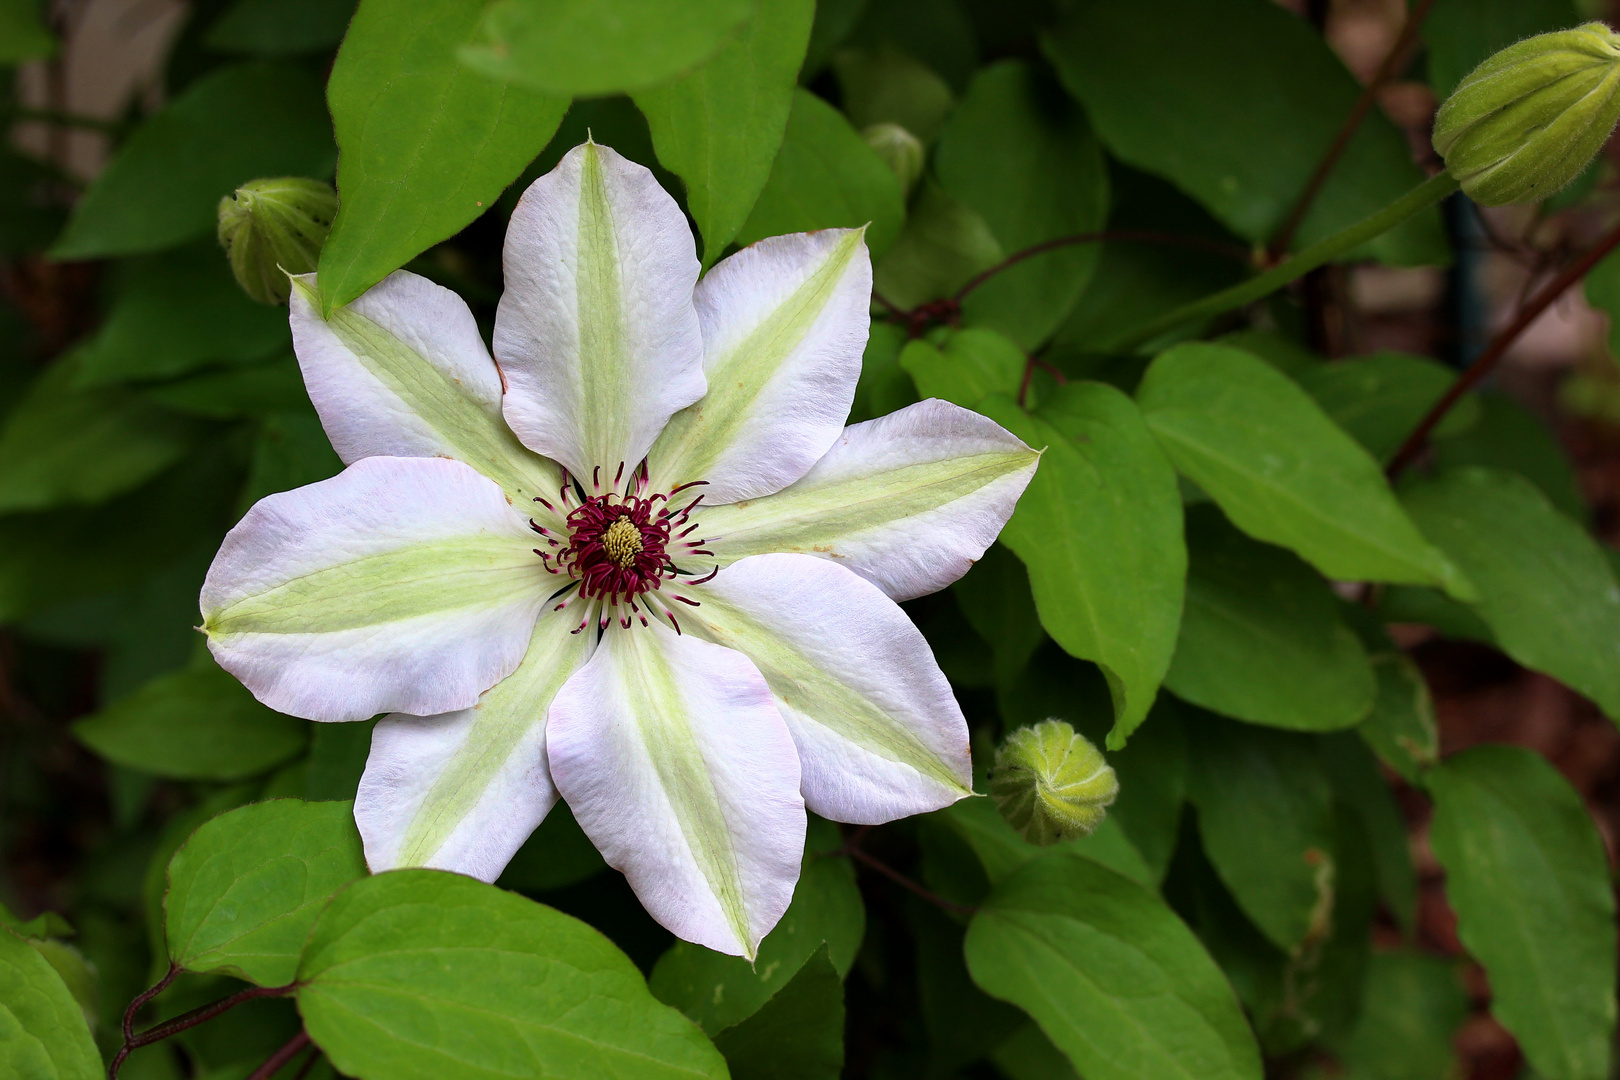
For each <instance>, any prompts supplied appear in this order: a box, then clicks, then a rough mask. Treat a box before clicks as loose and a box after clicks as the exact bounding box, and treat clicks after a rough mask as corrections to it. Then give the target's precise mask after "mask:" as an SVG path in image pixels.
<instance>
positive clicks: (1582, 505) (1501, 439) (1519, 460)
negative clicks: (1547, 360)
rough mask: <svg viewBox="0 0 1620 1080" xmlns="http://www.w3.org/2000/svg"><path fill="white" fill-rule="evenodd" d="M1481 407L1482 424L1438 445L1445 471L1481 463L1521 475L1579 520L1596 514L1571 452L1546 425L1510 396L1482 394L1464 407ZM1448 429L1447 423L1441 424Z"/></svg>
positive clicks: (1445, 434) (1436, 459) (1436, 456)
mask: <svg viewBox="0 0 1620 1080" xmlns="http://www.w3.org/2000/svg"><path fill="white" fill-rule="evenodd" d="M1466 404H1474V405H1477V406H1478V422H1477V423H1475V424H1473V425H1471V426H1469V427H1467V428H1465V429H1463V430H1460V431H1453V432H1442V433H1441V436H1442V437H1440V438H1436V439H1435V440H1434V443H1433V455H1434V463H1435V464H1436V465H1437V466H1439V467H1440V468H1442V469H1455V468H1461V467H1463V466H1465V465H1480V466H1483V467H1484V468H1487V469H1501V470H1503V471H1505V472H1514V473H1518V474H1519V475H1520V476H1522V477H1524V478H1525V479H1526V480H1528V481H1530V482H1531V483H1532V484H1534V485H1536V487H1538V488H1540V489H1541V493H1542V494H1543V495H1545V496H1547V499H1548V500H1549V501H1550V502H1551V503H1552V504H1553V505H1554V506H1555V507H1557V508H1558V509H1559V510H1560V511H1561V512H1562V513H1564V514H1567V515H1568V516H1569V517H1571V518H1573V519H1574V520H1576V521H1579V522H1583V523H1584V522H1586V521H1588V520H1590V518H1591V516H1592V511H1591V508H1590V507H1589V506H1587V503H1586V497H1585V496H1584V495H1582V494H1581V485H1580V481H1579V480H1577V479H1576V477H1575V466H1574V465H1573V464H1572V463H1571V462H1570V460H1569V453H1568V452H1567V451H1566V450H1565V449H1564V448H1563V446H1561V445H1560V444H1559V441H1558V437H1557V436H1556V435H1554V434H1553V432H1552V429H1551V428H1550V427H1549V426H1548V425H1547V423H1546V421H1544V420H1542V419H1541V418H1540V417H1538V416H1536V415H1535V414H1534V413H1532V412H1531V411H1530V410H1529V409H1527V408H1525V407H1524V406H1523V405H1521V404H1519V403H1518V402H1517V401H1514V400H1513V399H1512V398H1510V397H1508V396H1507V395H1506V394H1500V393H1492V394H1480V395H1478V396H1477V397H1473V398H1465V399H1464V401H1463V402H1461V403H1460V404H1459V407H1461V405H1466ZM1441 426H1442V427H1444V424H1442V425H1441Z"/></svg>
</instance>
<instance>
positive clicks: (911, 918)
mask: <svg viewBox="0 0 1620 1080" xmlns="http://www.w3.org/2000/svg"><path fill="white" fill-rule="evenodd" d="M904 911H905V914H906V915H907V916H908V919H907V922H908V923H909V928H910V930H911V933H912V935H913V938H914V940H915V948H916V952H917V964H916V994H917V1007H918V1011H919V1012H921V1013H922V1022H923V1030H924V1031H926V1032H927V1035H928V1063H927V1068H926V1070H924V1069H918V1070H917V1071H918V1072H919V1073H925V1074H926V1075H931V1076H954V1075H957V1074H958V1070H960V1069H962V1068H963V1066H966V1065H970V1064H972V1063H973V1062H975V1061H979V1060H980V1059H982V1058H984V1057H985V1056H986V1055H988V1054H989V1053H990V1051H991V1050H993V1049H994V1048H995V1047H997V1046H999V1045H1001V1044H1002V1043H1003V1042H1005V1041H1006V1039H1007V1037H1008V1036H1009V1035H1011V1034H1012V1033H1013V1032H1014V1031H1016V1030H1017V1029H1018V1027H1019V1026H1020V1025H1022V1024H1024V1023H1026V1022H1027V1021H1026V1019H1025V1017H1024V1014H1023V1013H1022V1012H1020V1011H1019V1010H1017V1009H1015V1008H1013V1007H1012V1006H1011V1005H1008V1004H1006V1003H1004V1002H1000V1001H997V1000H996V999H995V998H993V997H991V996H989V995H988V994H986V993H985V992H984V991H983V990H981V989H980V988H979V987H978V985H976V983H975V981H974V979H973V976H972V975H971V974H969V972H968V965H967V959H966V957H965V956H964V955H963V950H962V943H963V940H964V938H965V937H966V934H967V930H966V927H964V926H963V925H962V922H963V919H962V917H961V916H960V915H949V914H946V913H945V912H944V911H942V910H940V909H939V908H938V907H935V906H933V905H931V904H926V903H924V902H923V901H922V900H920V899H908V900H907V901H906V902H905V905H904Z"/></svg>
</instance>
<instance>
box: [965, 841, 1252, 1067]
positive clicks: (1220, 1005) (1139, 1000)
mask: <svg viewBox="0 0 1620 1080" xmlns="http://www.w3.org/2000/svg"><path fill="white" fill-rule="evenodd" d="M966 949H967V962H968V968H969V970H970V971H971V972H972V973H973V979H974V981H975V982H977V983H978V984H979V985H980V986H981V987H983V988H984V989H985V990H986V991H988V992H989V993H990V994H992V995H993V996H995V997H999V998H1002V999H1004V1000H1007V1001H1011V1002H1013V1003H1014V1004H1016V1005H1018V1006H1019V1007H1021V1008H1023V1009H1025V1010H1027V1011H1028V1012H1029V1013H1030V1015H1031V1016H1033V1017H1034V1018H1035V1020H1036V1021H1037V1022H1038V1023H1039V1024H1040V1025H1041V1030H1042V1031H1044V1032H1045V1033H1046V1035H1047V1036H1048V1037H1049V1038H1050V1039H1051V1040H1052V1041H1053V1042H1054V1043H1056V1044H1057V1045H1058V1047H1059V1048H1060V1049H1062V1050H1063V1051H1064V1052H1065V1053H1066V1054H1068V1056H1069V1059H1070V1060H1071V1061H1072V1062H1073V1063H1074V1066H1075V1068H1076V1069H1078V1070H1079V1071H1080V1072H1081V1073H1082V1074H1083V1075H1084V1076H1086V1077H1087V1078H1088V1080H1160V1078H1167V1077H1174V1078H1186V1080H1192V1078H1197V1080H1222V1078H1228V1077H1232V1078H1236V1077H1243V1078H1250V1080H1254V1078H1258V1077H1259V1076H1260V1055H1259V1052H1258V1050H1257V1048H1256V1047H1255V1043H1254V1036H1253V1034H1252V1033H1251V1032H1250V1031H1249V1027H1248V1024H1247V1022H1246V1021H1245V1020H1244V1018H1243V1013H1242V1011H1241V1010H1240V1009H1239V1008H1238V1004H1237V1000H1236V999H1235V998H1234V997H1233V996H1232V989H1231V987H1230V986H1228V985H1227V982H1226V979H1225V978H1224V977H1223V976H1222V975H1221V972H1220V969H1218V968H1217V967H1216V966H1215V964H1214V962H1213V961H1211V960H1210V958H1209V954H1207V953H1206V952H1204V949H1203V946H1202V945H1200V944H1199V943H1198V939H1197V938H1195V937H1193V935H1192V932H1191V931H1189V930H1188V929H1187V927H1186V926H1185V925H1184V924H1183V923H1182V922H1181V920H1180V919H1178V918H1176V916H1175V915H1174V914H1173V913H1172V912H1171V911H1170V909H1169V908H1167V907H1165V906H1164V905H1163V904H1162V903H1161V902H1160V901H1159V899H1158V898H1157V897H1155V896H1154V895H1153V894H1152V893H1151V892H1149V891H1148V890H1147V889H1145V888H1143V887H1142V886H1140V885H1137V884H1135V883H1134V882H1131V881H1129V880H1127V879H1126V878H1123V877H1121V876H1119V875H1118V874H1115V873H1114V872H1112V871H1110V870H1107V869H1104V868H1103V867H1101V866H1098V865H1097V864H1096V863H1093V862H1090V861H1088V860H1086V859H1082V858H1078V857H1076V856H1073V855H1047V856H1042V857H1041V858H1039V859H1035V860H1033V861H1031V862H1030V863H1028V864H1027V865H1026V866H1024V867H1023V868H1022V869H1020V870H1019V871H1018V872H1017V873H1015V874H1013V875H1012V876H1011V877H1009V878H1008V879H1007V880H1006V881H1003V882H1002V883H1001V884H1000V885H999V886H997V888H996V890H995V892H993V893H992V894H991V895H990V898H989V900H988V901H986V903H985V905H984V906H983V907H982V908H980V910H979V912H978V914H976V915H975V916H974V917H973V922H972V924H971V925H970V926H969V928H968V936H967V945H966Z"/></svg>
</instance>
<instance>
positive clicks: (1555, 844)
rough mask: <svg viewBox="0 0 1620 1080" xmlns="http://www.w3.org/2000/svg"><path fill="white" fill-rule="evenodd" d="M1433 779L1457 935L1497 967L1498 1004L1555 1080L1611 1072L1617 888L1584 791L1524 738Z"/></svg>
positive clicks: (1437, 842)
mask: <svg viewBox="0 0 1620 1080" xmlns="http://www.w3.org/2000/svg"><path fill="white" fill-rule="evenodd" d="M1427 780H1428V785H1429V793H1430V794H1431V795H1432V796H1433V797H1434V804H1435V809H1434V820H1433V822H1432V824H1431V825H1430V831H1429V837H1430V842H1431V843H1432V844H1433V845H1434V853H1435V855H1436V856H1437V857H1438V858H1439V859H1440V864H1441V865H1442V866H1443V867H1445V870H1446V897H1447V899H1448V900H1449V901H1450V902H1451V907H1452V909H1453V910H1454V911H1456V913H1457V934H1458V936H1459V937H1460V938H1461V939H1462V943H1463V945H1464V946H1465V947H1466V948H1467V949H1468V951H1469V952H1470V953H1471V954H1472V955H1473V956H1474V957H1475V958H1476V959H1478V960H1479V961H1480V963H1482V964H1484V965H1485V972H1486V974H1487V975H1489V976H1490V980H1491V992H1492V998H1491V1013H1492V1014H1493V1015H1494V1016H1495V1017H1496V1018H1497V1019H1498V1020H1500V1021H1501V1022H1502V1026H1504V1027H1506V1028H1507V1029H1508V1030H1509V1031H1511V1032H1513V1034H1514V1035H1515V1036H1516V1037H1517V1038H1518V1040H1519V1046H1520V1047H1521V1048H1522V1049H1523V1050H1524V1054H1525V1057H1527V1058H1529V1060H1530V1064H1531V1066H1532V1067H1533V1068H1534V1069H1535V1070H1536V1073H1537V1074H1538V1075H1540V1076H1544V1077H1546V1078H1547V1080H1600V1078H1602V1077H1606V1076H1608V1075H1609V1060H1610V1046H1611V1042H1612V1040H1613V1038H1614V1027H1615V967H1614V951H1615V927H1614V893H1613V891H1612V889H1611V886H1610V882H1609V862H1608V858H1607V856H1606V854H1605V852H1604V847H1603V840H1602V838H1601V837H1600V836H1599V835H1598V831H1597V829H1596V828H1595V827H1594V826H1593V824H1592V819H1591V818H1590V817H1589V816H1587V812H1586V807H1585V805H1584V804H1583V803H1582V802H1581V798H1580V796H1579V795H1577V794H1576V793H1575V791H1574V789H1573V788H1571V787H1570V786H1569V783H1568V781H1566V780H1565V779H1564V778H1563V777H1562V776H1560V775H1559V774H1558V772H1557V771H1556V770H1555V769H1553V767H1552V766H1551V765H1549V764H1548V763H1547V761H1546V759H1544V758H1542V757H1540V756H1539V755H1537V754H1535V753H1532V752H1531V751H1529V750H1524V749H1521V748H1518V747H1508V746H1479V747H1475V748H1474V749H1472V750H1467V751H1464V752H1463V753H1461V754H1457V755H1455V756H1453V757H1450V758H1447V759H1446V760H1445V761H1443V762H1441V763H1440V764H1439V765H1438V766H1436V767H1435V768H1434V769H1432V770H1430V772H1429V774H1428V777H1427Z"/></svg>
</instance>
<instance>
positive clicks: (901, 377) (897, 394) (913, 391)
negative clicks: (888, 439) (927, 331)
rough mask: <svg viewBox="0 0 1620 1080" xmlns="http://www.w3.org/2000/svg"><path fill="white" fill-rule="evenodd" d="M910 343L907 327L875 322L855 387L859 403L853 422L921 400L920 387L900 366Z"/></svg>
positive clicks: (852, 418) (890, 411)
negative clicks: (906, 344) (919, 396)
mask: <svg viewBox="0 0 1620 1080" xmlns="http://www.w3.org/2000/svg"><path fill="white" fill-rule="evenodd" d="M905 343H906V331H905V329H904V328H903V327H900V326H896V325H895V324H894V323H889V322H873V323H872V330H871V334H870V336H869V337H867V339H866V350H865V351H864V352H863V353H862V354H861V378H860V382H858V383H857V384H856V385H855V404H854V405H853V406H852V407H851V408H850V416H849V419H850V423H852V424H853V423H859V422H860V421H862V420H870V419H872V418H873V417H876V416H887V415H888V414H889V413H892V412H894V411H895V410H897V409H903V408H905V407H906V406H907V405H911V404H913V403H915V402H916V400H917V388H916V386H915V385H913V383H912V381H911V376H910V375H908V374H906V372H905V369H904V368H902V367H901V366H900V350H901V348H902V347H903V346H904V345H905Z"/></svg>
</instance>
